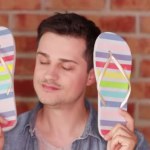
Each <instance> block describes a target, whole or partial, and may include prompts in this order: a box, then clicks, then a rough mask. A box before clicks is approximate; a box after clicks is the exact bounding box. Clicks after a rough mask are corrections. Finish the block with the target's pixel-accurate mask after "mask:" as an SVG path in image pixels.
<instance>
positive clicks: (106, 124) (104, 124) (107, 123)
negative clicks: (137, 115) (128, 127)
mask: <svg viewBox="0 0 150 150" xmlns="http://www.w3.org/2000/svg"><path fill="white" fill-rule="evenodd" d="M110 115H111V114H110ZM118 123H119V124H123V125H125V123H126V122H125V121H108V120H100V124H101V125H102V126H110V127H114V126H115V125H116V124H118Z"/></svg>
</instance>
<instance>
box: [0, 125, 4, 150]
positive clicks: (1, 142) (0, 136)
mask: <svg viewBox="0 0 150 150" xmlns="http://www.w3.org/2000/svg"><path fill="white" fill-rule="evenodd" d="M3 146H4V133H3V131H2V128H1V127H0V150H3Z"/></svg>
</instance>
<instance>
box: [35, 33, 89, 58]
mask: <svg viewBox="0 0 150 150" xmlns="http://www.w3.org/2000/svg"><path fill="white" fill-rule="evenodd" d="M85 49H86V43H85V40H84V39H83V38H76V37H72V36H64V35H63V36H62V35H58V34H55V33H51V32H47V33H45V34H43V36H42V37H41V39H40V41H39V44H38V50H37V51H40V52H42V53H45V54H47V55H48V56H50V57H53V58H57V57H58V58H60V57H61V58H65V59H67V58H68V59H79V58H83V56H84V54H85Z"/></svg>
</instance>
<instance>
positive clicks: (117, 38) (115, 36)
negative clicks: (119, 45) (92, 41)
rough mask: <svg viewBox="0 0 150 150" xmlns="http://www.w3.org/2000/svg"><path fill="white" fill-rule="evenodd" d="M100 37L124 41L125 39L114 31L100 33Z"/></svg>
mask: <svg viewBox="0 0 150 150" xmlns="http://www.w3.org/2000/svg"><path fill="white" fill-rule="evenodd" d="M99 38H100V39H108V40H115V41H122V42H124V40H123V39H122V38H121V37H120V36H119V35H117V34H114V33H113V34H112V33H101V34H100V35H99Z"/></svg>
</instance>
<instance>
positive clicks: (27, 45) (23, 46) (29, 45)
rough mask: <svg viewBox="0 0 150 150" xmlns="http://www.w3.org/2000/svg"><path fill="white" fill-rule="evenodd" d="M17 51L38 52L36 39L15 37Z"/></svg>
mask: <svg viewBox="0 0 150 150" xmlns="http://www.w3.org/2000/svg"><path fill="white" fill-rule="evenodd" d="M15 43H16V50H17V53H18V52H19V53H20V52H26V53H30V52H36V38H35V37H28V36H17V37H15Z"/></svg>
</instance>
